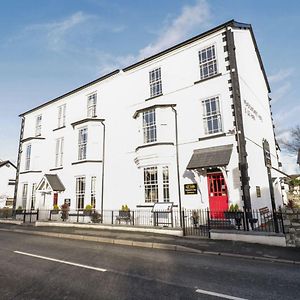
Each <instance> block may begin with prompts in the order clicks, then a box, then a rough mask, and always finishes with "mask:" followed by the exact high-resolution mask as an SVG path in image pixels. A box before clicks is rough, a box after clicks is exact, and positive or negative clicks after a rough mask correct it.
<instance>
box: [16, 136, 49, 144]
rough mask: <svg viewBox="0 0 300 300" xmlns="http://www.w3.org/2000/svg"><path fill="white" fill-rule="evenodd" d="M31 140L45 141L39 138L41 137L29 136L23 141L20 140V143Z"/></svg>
mask: <svg viewBox="0 0 300 300" xmlns="http://www.w3.org/2000/svg"><path fill="white" fill-rule="evenodd" d="M31 140H45V138H43V137H41V136H30V137H28V138H25V139H23V140H21V142H22V143H25V142H28V141H31Z"/></svg>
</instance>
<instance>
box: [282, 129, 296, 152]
mask: <svg viewBox="0 0 300 300" xmlns="http://www.w3.org/2000/svg"><path fill="white" fill-rule="evenodd" d="M280 142H281V145H282V148H284V149H285V150H287V151H288V152H290V153H293V154H294V153H295V154H297V153H298V151H299V149H300V125H297V126H296V127H294V128H292V129H291V132H290V138H289V140H286V139H282V140H281V141H280Z"/></svg>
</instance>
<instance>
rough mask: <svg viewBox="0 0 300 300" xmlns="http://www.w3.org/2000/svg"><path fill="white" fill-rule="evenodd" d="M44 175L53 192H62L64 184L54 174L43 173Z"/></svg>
mask: <svg viewBox="0 0 300 300" xmlns="http://www.w3.org/2000/svg"><path fill="white" fill-rule="evenodd" d="M45 177H46V179H47V181H48V182H49V184H50V186H51V188H52V190H53V191H54V192H63V191H64V190H65V187H64V185H63V184H62V182H61V180H60V179H59V177H58V176H57V175H56V174H45Z"/></svg>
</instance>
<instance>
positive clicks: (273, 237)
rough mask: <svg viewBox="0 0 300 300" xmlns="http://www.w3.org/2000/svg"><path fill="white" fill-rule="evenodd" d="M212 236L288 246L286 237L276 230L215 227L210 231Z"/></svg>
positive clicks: (218, 238) (216, 238)
mask: <svg viewBox="0 0 300 300" xmlns="http://www.w3.org/2000/svg"><path fill="white" fill-rule="evenodd" d="M210 236H211V239H212V240H228V241H236V242H245V243H254V244H263V245H271V246H278V247H286V242H285V237H284V234H282V233H281V234H278V233H274V232H254V231H243V230H240V231H238V230H217V229H214V230H211V231H210Z"/></svg>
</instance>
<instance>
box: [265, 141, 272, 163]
mask: <svg viewBox="0 0 300 300" xmlns="http://www.w3.org/2000/svg"><path fill="white" fill-rule="evenodd" d="M263 150H264V157H265V165H266V167H267V168H272V162H271V152H270V146H269V142H268V141H267V140H264V141H263Z"/></svg>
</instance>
